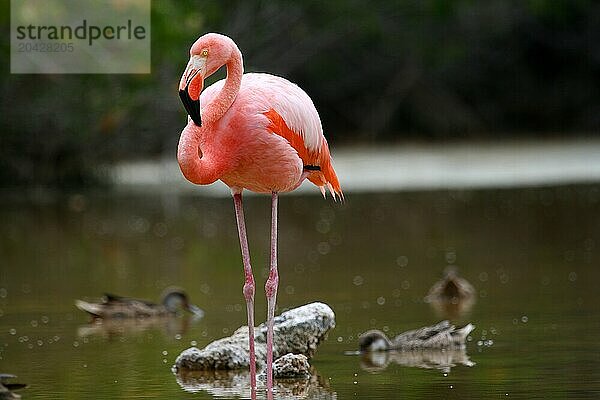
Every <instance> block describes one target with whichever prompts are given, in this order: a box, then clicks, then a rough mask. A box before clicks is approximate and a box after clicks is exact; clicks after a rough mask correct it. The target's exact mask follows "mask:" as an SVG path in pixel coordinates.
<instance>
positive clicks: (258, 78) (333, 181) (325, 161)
mask: <svg viewBox="0 0 600 400" xmlns="http://www.w3.org/2000/svg"><path fill="white" fill-rule="evenodd" d="M224 83H225V80H221V81H218V82H215V83H214V84H212V85H210V86H209V87H207V88H205V89H204V91H203V92H202V94H201V96H200V104H201V105H205V104H210V102H211V101H212V100H213V99H214V98H215V97H216V96H217V94H218V93H219V91H220V90H221V89H222V87H223V85H224ZM241 93H244V95H245V96H248V99H251V100H250V101H251V102H252V103H253V104H254V106H256V107H257V109H258V112H259V113H262V114H263V115H264V116H265V117H266V118H267V120H268V123H267V130H268V131H269V132H272V133H274V134H276V135H279V136H281V137H283V138H284V139H286V140H287V141H288V142H289V144H290V145H291V146H292V147H293V148H294V150H296V152H297V153H298V156H299V157H300V158H301V159H302V162H303V164H304V169H305V171H306V172H308V176H307V179H308V180H309V181H311V182H312V183H314V184H315V185H317V186H318V187H319V188H320V189H321V192H322V193H323V194H325V188H328V189H329V191H330V192H331V194H332V196H333V197H334V199H335V197H336V195H337V196H339V197H340V198H342V199H343V197H344V195H343V193H342V189H341V187H340V183H339V180H338V178H337V175H336V173H335V170H334V169H333V165H332V164H331V154H330V152H329V145H328V144H327V140H326V139H325V136H324V135H323V128H322V127H321V119H320V118H319V114H318V112H317V110H316V108H315V106H314V104H313V102H312V100H311V99H310V97H309V96H308V94H306V92H304V91H303V90H302V89H301V88H300V87H298V86H297V85H295V84H293V83H291V82H290V81H288V80H287V79H284V78H281V77H278V76H274V75H270V74H262V73H248V74H244V75H243V79H242V83H241V89H240V94H241ZM238 96H239V95H238ZM234 105H235V103H234Z"/></svg>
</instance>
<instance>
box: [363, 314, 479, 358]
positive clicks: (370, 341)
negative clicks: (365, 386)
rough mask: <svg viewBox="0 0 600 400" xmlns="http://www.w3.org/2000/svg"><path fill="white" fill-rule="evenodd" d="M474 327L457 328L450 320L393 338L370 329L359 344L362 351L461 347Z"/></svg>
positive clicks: (470, 325)
mask: <svg viewBox="0 0 600 400" xmlns="http://www.w3.org/2000/svg"><path fill="white" fill-rule="evenodd" d="M473 329H475V327H474V326H473V325H472V324H467V325H465V326H463V327H462V328H459V329H456V328H455V327H454V325H451V324H450V322H448V321H442V322H438V323H437V324H435V325H433V326H425V327H423V328H419V329H415V330H412V331H407V332H404V333H401V334H400V335H398V336H396V337H395V338H394V339H392V340H390V339H389V338H388V337H387V336H386V335H385V333H383V332H381V331H379V330H370V331H368V332H365V333H363V334H362V335H360V337H359V339H358V345H359V348H360V350H361V351H387V350H415V349H461V348H464V347H465V340H466V338H467V336H468V335H469V333H471V331H472V330H473Z"/></svg>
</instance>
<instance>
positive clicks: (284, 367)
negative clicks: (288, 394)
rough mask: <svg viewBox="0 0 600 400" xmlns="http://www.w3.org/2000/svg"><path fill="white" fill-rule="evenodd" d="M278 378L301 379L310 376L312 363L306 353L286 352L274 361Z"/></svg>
mask: <svg viewBox="0 0 600 400" xmlns="http://www.w3.org/2000/svg"><path fill="white" fill-rule="evenodd" d="M273 377H275V378H276V379H301V378H309V377H310V364H309V363H308V357H306V356H305V355H304V354H292V353H289V354H286V355H284V356H281V357H279V358H278V359H277V360H275V362H274V363H273Z"/></svg>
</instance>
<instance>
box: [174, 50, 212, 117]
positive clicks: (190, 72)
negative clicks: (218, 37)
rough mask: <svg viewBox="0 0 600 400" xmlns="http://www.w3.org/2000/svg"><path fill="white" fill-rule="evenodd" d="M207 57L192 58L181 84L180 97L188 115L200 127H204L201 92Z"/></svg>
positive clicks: (196, 56) (195, 56)
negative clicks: (201, 112) (201, 113)
mask: <svg viewBox="0 0 600 400" xmlns="http://www.w3.org/2000/svg"><path fill="white" fill-rule="evenodd" d="M205 64H206V57H202V56H198V55H194V56H192V57H191V58H190V61H189V62H188V64H187V67H186V69H185V72H184V73H183V76H182V77H181V81H180V82H179V97H180V98H181V102H182V103H183V106H184V107H185V110H186V111H187V113H188V115H189V116H190V118H191V119H192V121H194V123H195V124H196V125H198V126H202V117H201V115H200V92H202V88H203V86H204V76H203V72H204V67H205Z"/></svg>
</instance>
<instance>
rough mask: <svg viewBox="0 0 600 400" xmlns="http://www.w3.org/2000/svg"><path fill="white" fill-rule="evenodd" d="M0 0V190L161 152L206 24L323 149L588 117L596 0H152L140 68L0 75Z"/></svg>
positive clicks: (557, 132)
mask: <svg viewBox="0 0 600 400" xmlns="http://www.w3.org/2000/svg"><path fill="white" fill-rule="evenodd" d="M0 5H1V12H0V32H2V34H3V37H4V38H5V40H4V41H2V44H1V46H2V47H1V48H0V54H2V56H3V57H2V58H3V62H2V63H0V75H1V79H0V92H1V96H0V116H1V118H0V186H2V187H14V186H29V185H36V186H40V185H42V186H63V187H64V186H67V187H74V186H82V185H94V184H100V183H102V182H101V180H99V178H97V176H98V175H97V174H96V173H95V171H96V170H97V167H98V166H100V165H106V164H110V163H112V162H115V161H119V160H126V159H140V158H149V157H157V156H162V157H173V158H174V157H175V148H176V145H177V141H178V137H179V133H180V131H181V129H182V127H183V125H184V123H185V114H184V111H183V108H182V107H181V106H180V104H179V99H178V96H177V85H178V82H179V78H180V75H181V73H182V72H183V69H184V67H185V64H186V62H187V59H188V49H189V46H190V45H191V43H193V42H194V41H195V40H196V39H197V38H198V37H199V36H200V35H201V34H203V33H205V32H209V31H216V32H221V33H224V34H227V35H228V36H230V37H232V38H233V39H234V40H235V41H236V42H237V43H238V45H239V47H240V49H241V51H242V53H243V55H244V63H245V66H246V71H266V72H270V73H273V74H277V75H282V76H284V77H286V78H288V79H290V80H292V81H294V82H296V83H298V84H299V85H300V86H301V87H302V88H304V89H305V90H306V91H307V92H308V93H309V94H310V96H311V97H312V98H313V100H314V102H315V104H316V106H317V109H318V110H319V112H320V115H321V119H322V121H323V125H324V130H325V134H326V136H327V137H328V139H329V141H330V143H332V144H333V145H334V146H337V145H352V144H355V143H362V144H365V143H366V144H372V143H390V142H402V141H447V140H492V139H493V140H502V139H505V138H509V137H510V138H515V137H517V138H518V137H526V138H532V137H534V138H538V137H539V138H552V137H557V136H559V137H566V136H585V135H588V136H589V135H594V134H596V133H597V132H598V126H599V125H600V2H594V1H586V0H518V1H516V0H515V1H503V0H490V1H469V0H458V1H447V0H419V1H368V2H367V1H346V0H334V1H331V0H330V1H301V2H292V1H271V0H269V1H206V0H204V1H189V0H188V1H179V0H177V1H175V0H154V1H153V2H152V73H151V74H148V75H11V74H10V62H9V61H10V60H9V46H10V43H9V37H10V35H9V29H10V9H9V7H10V2H9V1H8V0H0ZM217 75H218V77H217V78H221V77H223V75H224V73H223V72H221V73H220V74H217ZM215 79H216V78H214V79H211V80H210V81H209V83H210V82H212V81H214V80H215Z"/></svg>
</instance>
